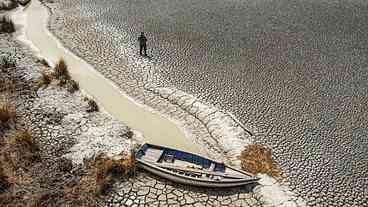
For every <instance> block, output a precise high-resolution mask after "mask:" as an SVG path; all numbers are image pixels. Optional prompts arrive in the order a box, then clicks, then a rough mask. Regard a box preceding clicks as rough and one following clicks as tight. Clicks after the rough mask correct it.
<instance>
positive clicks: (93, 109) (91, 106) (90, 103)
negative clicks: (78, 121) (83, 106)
mask: <svg viewBox="0 0 368 207" xmlns="http://www.w3.org/2000/svg"><path fill="white" fill-rule="evenodd" d="M87 103H88V108H87V112H89V113H92V112H97V111H98V105H97V103H96V101H94V100H92V99H87Z"/></svg>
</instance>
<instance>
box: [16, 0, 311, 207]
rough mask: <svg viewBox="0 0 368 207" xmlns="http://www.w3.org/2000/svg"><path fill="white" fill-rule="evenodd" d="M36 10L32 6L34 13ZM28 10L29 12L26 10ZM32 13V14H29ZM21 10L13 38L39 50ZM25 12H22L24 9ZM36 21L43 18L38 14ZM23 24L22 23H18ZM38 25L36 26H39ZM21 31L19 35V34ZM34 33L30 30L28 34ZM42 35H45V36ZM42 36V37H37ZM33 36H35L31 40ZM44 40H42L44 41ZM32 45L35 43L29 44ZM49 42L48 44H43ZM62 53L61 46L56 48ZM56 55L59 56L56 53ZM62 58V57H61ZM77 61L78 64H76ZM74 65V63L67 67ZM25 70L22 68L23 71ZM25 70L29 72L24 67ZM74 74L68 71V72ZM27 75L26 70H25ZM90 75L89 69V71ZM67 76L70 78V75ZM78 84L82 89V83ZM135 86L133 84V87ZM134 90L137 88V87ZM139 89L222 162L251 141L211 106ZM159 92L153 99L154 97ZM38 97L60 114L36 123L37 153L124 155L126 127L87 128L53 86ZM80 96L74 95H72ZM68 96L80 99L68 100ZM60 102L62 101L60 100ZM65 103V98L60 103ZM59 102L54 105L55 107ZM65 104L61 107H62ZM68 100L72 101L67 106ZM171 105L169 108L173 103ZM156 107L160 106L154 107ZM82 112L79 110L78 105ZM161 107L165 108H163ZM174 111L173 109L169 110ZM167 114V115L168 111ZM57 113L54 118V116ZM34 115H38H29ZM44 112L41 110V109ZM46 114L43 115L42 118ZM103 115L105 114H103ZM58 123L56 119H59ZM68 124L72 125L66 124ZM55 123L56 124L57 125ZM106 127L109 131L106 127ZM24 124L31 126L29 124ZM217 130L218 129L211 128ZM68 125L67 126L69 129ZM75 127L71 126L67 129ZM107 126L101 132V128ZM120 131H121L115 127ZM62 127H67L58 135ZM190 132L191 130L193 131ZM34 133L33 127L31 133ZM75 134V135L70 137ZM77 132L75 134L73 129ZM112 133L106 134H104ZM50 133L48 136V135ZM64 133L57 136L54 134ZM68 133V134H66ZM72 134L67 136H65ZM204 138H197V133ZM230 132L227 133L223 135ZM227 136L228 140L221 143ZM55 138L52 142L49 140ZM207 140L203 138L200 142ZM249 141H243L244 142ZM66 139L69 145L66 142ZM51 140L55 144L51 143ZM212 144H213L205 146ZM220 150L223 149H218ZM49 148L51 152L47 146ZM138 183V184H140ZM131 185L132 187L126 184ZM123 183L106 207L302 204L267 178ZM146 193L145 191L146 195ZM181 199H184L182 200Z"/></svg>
mask: <svg viewBox="0 0 368 207" xmlns="http://www.w3.org/2000/svg"><path fill="white" fill-rule="evenodd" d="M35 3H38V2H32V3H31V6H30V7H28V9H32V5H35ZM40 8H41V7H38V9H40ZM28 11H29V10H28ZM31 11H32V10H31ZM36 11H38V13H37V14H38V15H40V14H42V11H41V10H36ZM23 12H24V11H22V10H18V11H17V12H15V13H14V15H13V19H14V20H15V21H16V24H17V28H18V29H21V30H20V32H18V33H17V35H19V36H18V38H19V39H20V40H21V41H23V42H24V43H26V44H28V45H29V46H31V47H33V49H35V50H36V51H38V52H40V50H39V49H38V48H37V42H33V41H32V38H30V40H31V41H30V40H28V39H27V37H29V36H27V35H29V33H27V32H32V31H31V30H29V29H30V28H29V26H31V25H32V24H34V22H33V23H32V24H31V23H30V22H29V20H31V19H32V20H35V19H33V18H30V17H31V16H27V15H29V13H23ZM26 12H27V10H26ZM40 16H41V17H42V16H43V15H40ZM24 20H26V21H24ZM41 25H42V24H41ZM40 28H41V30H37V33H38V35H41V34H40V33H44V32H45V31H44V30H43V29H42V27H40ZM24 31H26V32H25V35H24ZM33 31H35V30H33ZM45 34H46V33H45ZM42 35H44V34H42ZM37 38H39V37H37ZM44 40H45V39H44ZM34 43H36V44H34ZM49 43H51V42H49ZM60 48H61V47H60V45H58V46H57V47H52V48H50V52H51V53H52V54H55V53H54V52H56V51H55V50H59V49H60ZM40 49H41V54H42V55H44V56H45V57H46V58H49V56H47V53H42V50H43V49H45V48H42V47H41V48H40ZM61 49H62V48H61ZM59 55H60V53H59ZM61 55H62V57H64V58H66V57H65V56H63V54H61ZM59 57H60V56H58V55H56V56H51V60H53V58H59ZM80 61H82V60H80ZM72 66H78V65H72ZM26 69H27V68H26ZM29 70H31V69H29ZM74 70H75V69H71V71H72V75H74V76H75V77H77V78H78V76H77V75H75V71H74ZM73 71H74V72H73ZM29 72H30V71H29ZM90 72H91V71H90ZM74 76H73V77H74ZM82 86H83V85H82ZM135 87H139V85H135ZM140 90H143V88H141V89H140ZM144 91H146V92H149V93H150V94H151V95H152V97H155V98H157V101H153V100H151V101H152V102H151V103H152V104H154V106H155V107H158V106H159V107H158V108H159V109H160V110H163V111H166V112H167V110H169V114H168V115H173V116H174V117H175V116H178V117H177V118H178V119H179V118H186V120H185V121H188V120H187V119H189V121H188V122H187V123H190V124H189V125H188V127H193V128H192V129H193V134H194V133H198V134H195V137H198V138H200V139H199V140H198V142H199V143H201V144H207V145H206V146H207V147H208V148H207V149H208V152H211V153H212V154H211V155H214V156H218V157H223V156H225V158H227V160H226V161H227V162H229V163H232V164H237V162H235V161H236V156H237V155H238V152H239V151H240V150H241V149H242V147H243V146H244V145H245V144H247V143H249V142H250V141H251V139H250V136H251V135H250V133H249V132H248V131H247V130H246V129H245V128H244V126H243V125H242V124H240V123H238V122H237V121H236V119H235V118H234V117H233V116H231V115H228V114H226V113H225V112H223V111H220V110H218V109H216V108H215V107H210V106H206V105H204V104H202V103H200V102H199V101H198V100H196V99H195V98H194V97H192V96H190V95H187V94H184V93H182V92H181V91H178V90H173V89H165V88H159V89H157V88H147V87H145V89H144ZM157 94H159V95H157ZM38 95H39V96H40V97H41V99H40V100H39V101H40V102H39V103H38V104H37V107H41V105H45V103H50V107H51V108H45V109H44V110H46V111H47V110H50V109H52V110H59V112H60V113H61V114H63V116H61V117H59V116H57V117H55V118H56V119H57V121H56V122H55V123H53V121H54V118H52V117H51V118H52V120H51V122H50V121H47V118H44V119H46V120H45V121H46V122H40V123H39V125H40V126H36V127H35V128H41V131H43V132H51V133H45V134H44V133H41V134H38V133H37V136H39V138H38V139H40V141H41V142H42V143H43V146H42V149H43V150H46V151H48V149H53V146H55V145H59V146H60V148H58V149H57V151H58V152H57V154H52V152H50V153H51V155H52V156H57V157H60V156H64V157H68V158H70V159H72V160H73V162H74V163H75V164H78V163H81V161H82V160H83V158H86V157H90V156H93V155H94V154H96V153H98V152H101V151H102V152H107V153H108V154H109V153H111V154H116V153H117V152H118V151H121V150H123V151H126V150H127V147H128V146H129V145H130V144H129V143H130V141H129V139H128V138H127V137H124V136H125V135H124V134H125V133H126V132H127V128H126V127H125V126H124V125H119V123H118V122H116V121H115V120H111V121H112V122H110V117H109V118H108V119H105V120H99V119H94V120H93V123H92V125H89V124H86V122H85V121H84V118H85V116H84V115H83V114H80V113H79V112H80V111H78V110H76V109H75V108H76V107H78V106H80V104H81V103H80V102H78V101H76V102H73V100H71V99H66V97H67V96H68V95H66V93H65V91H57V90H55V88H49V89H47V90H43V91H39V94H38ZM78 95H80V94H77V96H78ZM70 98H72V99H73V98H77V99H80V97H76V96H74V97H73V96H70ZM60 99H62V100H63V101H61V100H60ZM64 99H65V100H64ZM58 102H60V103H58ZM66 102H67V103H68V104H65V103H66ZM70 102H73V103H70ZM172 102H173V103H174V104H173V103H172ZM160 104H161V105H160ZM81 108H83V106H81ZM164 109H165V110H164ZM172 109H174V110H172ZM170 110H172V111H170ZM59 112H57V114H59ZM34 113H35V116H38V114H37V112H36V111H35V112H34ZM42 114H44V111H42ZM47 116H48V115H47ZM103 116H105V115H103ZM59 119H60V120H59ZM94 121H97V122H99V121H101V123H102V125H101V128H99V127H96V126H95V125H96V123H95V122H94ZM192 122H197V124H198V125H193V123H192ZM50 123H52V125H54V126H51V127H52V128H51V129H50V131H48V130H44V129H45V126H44V125H48V124H50ZM70 123H72V124H70ZM60 124H61V125H60ZM105 124H107V125H110V126H111V127H110V128H108V126H106V125H105ZM30 125H32V124H31V123H30ZM216 126H218V127H216ZM69 127H71V128H70V129H69ZM73 127H76V128H73ZM105 127H107V128H108V129H107V130H102V131H101V129H102V128H105ZM120 128H121V129H120ZM62 129H67V130H63V131H60V130H62ZM194 129H195V130H194ZM34 130H37V129H34ZM76 130H77V133H76V134H73V133H74V132H75V131H76ZM78 130H81V131H78ZM111 130H112V133H111V134H109V131H111ZM53 131H54V132H53ZM64 132H65V133H66V134H64V135H61V136H59V135H58V133H61V134H63V133H64ZM68 133H69V134H68ZM70 133H72V134H70ZM201 133H203V134H204V136H202V134H201ZM229 133H230V135H231V136H230V135H229ZM225 134H228V136H229V138H230V137H231V138H232V140H229V139H224V138H226V136H224V135H225ZM55 138H57V139H55ZM204 138H207V139H204ZM247 138H249V139H247ZM68 139H71V140H72V142H70V143H69V141H70V140H69V141H68ZM55 142H56V143H55ZM211 142H213V143H211ZM222 145H223V146H225V147H223V146H222ZM49 147H51V148H49ZM260 176H261V175H260ZM142 180H143V182H142ZM129 183H131V184H132V185H128V184H129ZM129 183H126V182H123V183H118V184H117V185H116V186H115V188H114V189H113V192H112V193H111V199H108V200H106V202H107V203H106V205H109V206H111V205H112V206H126V205H129V206H147V205H149V206H165V205H188V206H219V205H222V206H261V205H263V206H304V205H305V203H304V202H303V200H302V199H301V198H298V197H297V196H296V195H295V194H293V193H291V192H290V191H289V189H288V187H287V186H284V185H280V184H279V183H277V182H276V181H275V180H274V179H272V178H270V177H268V176H262V180H261V181H260V185H257V186H248V187H247V188H236V189H235V188H234V189H233V190H231V191H229V190H211V189H197V188H192V187H186V186H181V185H177V184H175V183H171V182H168V181H165V180H161V179H159V178H156V177H152V175H146V174H145V173H143V172H142V173H140V174H139V175H138V177H137V178H135V179H133V180H130V181H129ZM147 190H148V192H147ZM183 195H184V196H183Z"/></svg>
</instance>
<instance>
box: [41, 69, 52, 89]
mask: <svg viewBox="0 0 368 207" xmlns="http://www.w3.org/2000/svg"><path fill="white" fill-rule="evenodd" d="M53 79H54V76H53V75H52V74H50V73H47V72H42V73H41V77H40V79H39V80H38V81H37V88H41V87H42V86H48V85H49V84H50V83H51V81H52V80H53Z"/></svg>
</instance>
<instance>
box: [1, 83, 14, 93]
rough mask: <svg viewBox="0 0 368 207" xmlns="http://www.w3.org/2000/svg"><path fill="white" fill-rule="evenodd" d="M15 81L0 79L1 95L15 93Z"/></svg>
mask: <svg viewBox="0 0 368 207" xmlns="http://www.w3.org/2000/svg"><path fill="white" fill-rule="evenodd" d="M15 88H16V87H15V81H14V80H9V79H5V80H1V79H0V93H7V94H11V93H14V92H15Z"/></svg>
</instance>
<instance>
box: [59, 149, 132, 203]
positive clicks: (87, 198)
mask: <svg viewBox="0 0 368 207" xmlns="http://www.w3.org/2000/svg"><path fill="white" fill-rule="evenodd" d="M85 166H86V168H87V173H86V174H85V175H84V176H83V177H82V178H81V180H80V182H79V184H78V185H76V186H73V187H71V188H66V189H65V192H66V195H67V196H68V197H69V198H72V199H73V200H76V201H77V203H78V204H79V205H81V206H97V200H96V199H97V198H98V197H99V196H104V195H106V194H107V193H108V192H109V191H110V189H111V187H112V185H113V183H114V182H115V181H116V180H117V179H122V178H128V177H130V176H133V175H134V174H135V171H136V165H135V159H134V156H129V157H125V158H120V159H112V158H110V157H107V156H106V155H104V154H100V155H98V156H97V157H95V158H94V159H90V160H87V161H86V162H85Z"/></svg>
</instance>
